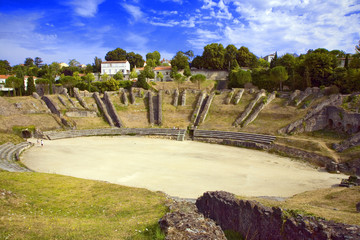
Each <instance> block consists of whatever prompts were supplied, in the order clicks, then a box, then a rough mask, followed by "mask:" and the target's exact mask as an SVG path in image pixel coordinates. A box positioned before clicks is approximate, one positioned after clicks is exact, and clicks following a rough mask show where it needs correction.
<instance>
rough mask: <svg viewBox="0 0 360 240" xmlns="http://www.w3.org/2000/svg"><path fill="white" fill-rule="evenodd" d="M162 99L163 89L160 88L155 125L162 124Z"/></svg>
mask: <svg viewBox="0 0 360 240" xmlns="http://www.w3.org/2000/svg"><path fill="white" fill-rule="evenodd" d="M162 99H163V90H160V91H159V93H158V97H157V100H158V101H157V125H159V126H160V125H161V124H162Z"/></svg>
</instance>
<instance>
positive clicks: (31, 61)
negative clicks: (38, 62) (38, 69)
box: [24, 57, 34, 67]
mask: <svg viewBox="0 0 360 240" xmlns="http://www.w3.org/2000/svg"><path fill="white" fill-rule="evenodd" d="M24 65H25V66H27V67H32V66H33V65H34V59H32V58H30V57H28V58H26V59H25V62H24Z"/></svg>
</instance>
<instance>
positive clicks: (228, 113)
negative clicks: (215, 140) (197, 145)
mask: <svg viewBox="0 0 360 240" xmlns="http://www.w3.org/2000/svg"><path fill="white" fill-rule="evenodd" d="M227 95H228V93H227V92H224V93H221V94H220V95H215V97H214V99H213V102H212V104H211V106H210V109H209V113H208V116H207V117H206V119H205V121H204V123H202V124H201V125H200V127H199V129H211V130H223V131H238V130H239V129H236V128H234V127H233V126H232V124H233V123H234V122H235V120H236V118H237V117H239V116H240V115H241V113H242V112H243V111H244V110H245V108H246V106H247V105H248V104H249V103H250V101H251V100H252V99H253V98H254V97H255V95H253V94H249V93H244V94H243V96H242V98H241V100H240V102H239V104H238V105H234V104H233V103H232V102H231V103H230V104H228V105H226V104H224V101H225V99H226V98H227ZM235 95H236V93H235V94H234V96H235Z"/></svg>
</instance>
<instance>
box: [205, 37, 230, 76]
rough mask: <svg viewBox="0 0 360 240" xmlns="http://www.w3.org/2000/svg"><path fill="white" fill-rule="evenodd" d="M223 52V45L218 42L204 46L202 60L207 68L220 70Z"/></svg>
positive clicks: (222, 64)
mask: <svg viewBox="0 0 360 240" xmlns="http://www.w3.org/2000/svg"><path fill="white" fill-rule="evenodd" d="M225 53H226V50H225V49H224V47H223V45H222V44H221V43H220V44H218V43H211V44H208V45H206V46H205V47H204V52H203V55H202V57H203V61H204V67H205V68H207V69H216V70H220V69H223V68H224V63H225Z"/></svg>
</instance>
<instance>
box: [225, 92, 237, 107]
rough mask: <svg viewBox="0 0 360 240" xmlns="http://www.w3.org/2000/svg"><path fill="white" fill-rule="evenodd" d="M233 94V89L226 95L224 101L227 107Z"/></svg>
mask: <svg viewBox="0 0 360 240" xmlns="http://www.w3.org/2000/svg"><path fill="white" fill-rule="evenodd" d="M234 93H235V90H234V89H231V91H230V92H229V93H228V95H227V96H226V99H225V102H224V103H225V104H226V105H228V104H230V103H231V99H232V97H233V96H234Z"/></svg>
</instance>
